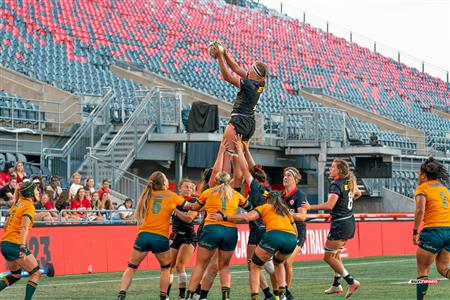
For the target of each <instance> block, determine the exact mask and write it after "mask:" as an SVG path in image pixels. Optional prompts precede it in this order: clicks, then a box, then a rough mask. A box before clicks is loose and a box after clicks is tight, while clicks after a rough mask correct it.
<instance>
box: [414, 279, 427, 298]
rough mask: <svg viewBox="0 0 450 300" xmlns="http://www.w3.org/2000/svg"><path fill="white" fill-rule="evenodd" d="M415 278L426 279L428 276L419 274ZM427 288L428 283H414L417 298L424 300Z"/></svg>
mask: <svg viewBox="0 0 450 300" xmlns="http://www.w3.org/2000/svg"><path fill="white" fill-rule="evenodd" d="M417 279H428V276H420V277H417ZM427 290H428V283H421V284H418V285H416V293H417V300H424V299H425V296H426V294H427Z"/></svg>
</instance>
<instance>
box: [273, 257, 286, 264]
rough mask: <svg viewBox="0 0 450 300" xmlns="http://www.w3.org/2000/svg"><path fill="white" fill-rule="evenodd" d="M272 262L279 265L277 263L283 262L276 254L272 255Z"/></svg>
mask: <svg viewBox="0 0 450 300" xmlns="http://www.w3.org/2000/svg"><path fill="white" fill-rule="evenodd" d="M273 263H274V264H275V265H279V264H282V263H284V260H283V259H279V258H277V257H276V256H274V257H273Z"/></svg>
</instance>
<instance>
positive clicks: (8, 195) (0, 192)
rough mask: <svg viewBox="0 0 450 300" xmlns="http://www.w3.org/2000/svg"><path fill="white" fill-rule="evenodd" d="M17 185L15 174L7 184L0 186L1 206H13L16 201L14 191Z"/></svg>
mask: <svg viewBox="0 0 450 300" xmlns="http://www.w3.org/2000/svg"><path fill="white" fill-rule="evenodd" d="M16 186H17V180H16V177H15V176H14V175H13V176H12V178H11V180H10V181H9V182H8V184H7V185H5V186H4V187H2V188H0V207H3V206H6V207H11V206H12V204H13V203H14V191H15V189H16Z"/></svg>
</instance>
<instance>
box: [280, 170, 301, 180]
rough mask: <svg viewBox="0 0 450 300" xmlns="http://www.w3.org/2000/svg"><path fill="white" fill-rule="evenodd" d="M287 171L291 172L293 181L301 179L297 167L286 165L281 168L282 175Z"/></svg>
mask: <svg viewBox="0 0 450 300" xmlns="http://www.w3.org/2000/svg"><path fill="white" fill-rule="evenodd" d="M287 172H289V173H291V175H292V177H294V179H295V183H296V184H297V183H298V182H299V181H300V179H302V175H301V174H300V171H299V170H298V169H297V168H294V167H287V168H285V169H284V170H283V175H284V174H286V173H287Z"/></svg>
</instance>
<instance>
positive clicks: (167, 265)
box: [161, 263, 171, 270]
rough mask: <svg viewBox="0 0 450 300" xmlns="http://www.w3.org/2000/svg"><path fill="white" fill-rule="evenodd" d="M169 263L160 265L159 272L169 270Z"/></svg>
mask: <svg viewBox="0 0 450 300" xmlns="http://www.w3.org/2000/svg"><path fill="white" fill-rule="evenodd" d="M170 265H171V263H168V264H165V265H161V270H163V269H168V268H170Z"/></svg>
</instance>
